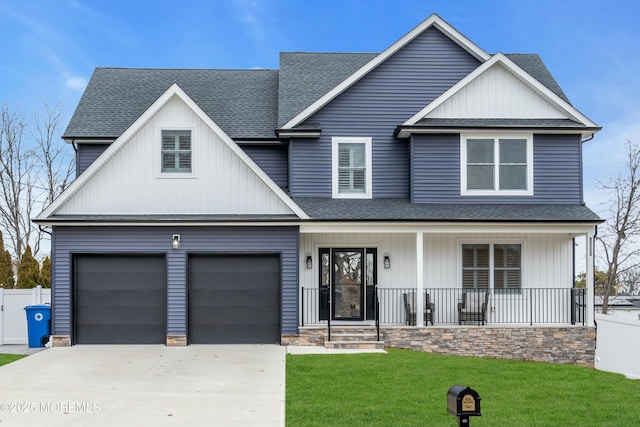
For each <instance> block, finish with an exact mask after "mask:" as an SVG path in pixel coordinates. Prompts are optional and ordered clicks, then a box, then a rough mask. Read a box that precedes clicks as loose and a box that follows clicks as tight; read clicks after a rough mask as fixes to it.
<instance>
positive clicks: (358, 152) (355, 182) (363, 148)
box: [331, 137, 372, 199]
mask: <svg viewBox="0 0 640 427" xmlns="http://www.w3.org/2000/svg"><path fill="white" fill-rule="evenodd" d="M331 151H332V192H333V197H334V198H353V199H356V198H361V199H370V198H371V193H372V189H371V188H372V185H371V184H372V183H371V180H372V178H371V177H372V173H371V138H370V137H333V138H332V140H331Z"/></svg>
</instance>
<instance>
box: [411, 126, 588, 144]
mask: <svg viewBox="0 0 640 427" xmlns="http://www.w3.org/2000/svg"><path fill="white" fill-rule="evenodd" d="M523 128H524V127H518V128H515V127H511V126H494V127H493V129H495V131H496V132H519V131H520V130H521V129H523ZM487 129H488V127H482V128H480V127H478V128H470V127H464V128H463V127H459V128H454V127H440V128H439V127H428V128H402V129H401V130H400V131H399V132H398V138H409V137H410V136H411V135H412V134H432V133H435V134H439V133H460V132H469V133H474V132H475V133H477V132H487ZM489 129H492V128H489ZM526 129H528V130H529V129H530V130H531V131H530V133H535V134H549V135H576V134H580V135H581V136H582V138H588V137H590V136H591V135H593V134H594V133H596V132H598V131H599V129H581V128H573V129H567V128H557V129H556V128H544V129H543V128H537V127H536V126H531V127H528V128H526ZM583 142H586V141H583Z"/></svg>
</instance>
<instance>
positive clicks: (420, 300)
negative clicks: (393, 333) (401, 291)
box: [416, 231, 424, 326]
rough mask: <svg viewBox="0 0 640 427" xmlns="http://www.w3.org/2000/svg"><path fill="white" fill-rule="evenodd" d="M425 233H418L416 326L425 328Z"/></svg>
mask: <svg viewBox="0 0 640 427" xmlns="http://www.w3.org/2000/svg"><path fill="white" fill-rule="evenodd" d="M423 295H424V233H423V232H422V231H418V232H416V326H424V316H423V315H422V313H424V297H423Z"/></svg>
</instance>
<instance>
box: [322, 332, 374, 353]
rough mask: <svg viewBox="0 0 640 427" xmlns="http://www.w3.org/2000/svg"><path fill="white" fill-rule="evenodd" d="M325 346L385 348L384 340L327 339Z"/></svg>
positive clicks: (336, 347)
mask: <svg viewBox="0 0 640 427" xmlns="http://www.w3.org/2000/svg"><path fill="white" fill-rule="evenodd" d="M332 335H333V334H332ZM324 347H325V348H330V349H357V350H365V349H366V350H370V349H374V350H384V341H325V342H324Z"/></svg>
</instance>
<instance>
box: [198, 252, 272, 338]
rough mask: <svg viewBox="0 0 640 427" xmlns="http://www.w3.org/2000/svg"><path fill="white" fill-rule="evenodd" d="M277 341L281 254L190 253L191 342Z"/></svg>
mask: <svg viewBox="0 0 640 427" xmlns="http://www.w3.org/2000/svg"><path fill="white" fill-rule="evenodd" d="M279 341H280V257H279V256H278V255H192V256H191V257H190V258H189V342H190V343H191V344H267V343H271V344H273V343H277V342H279Z"/></svg>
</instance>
